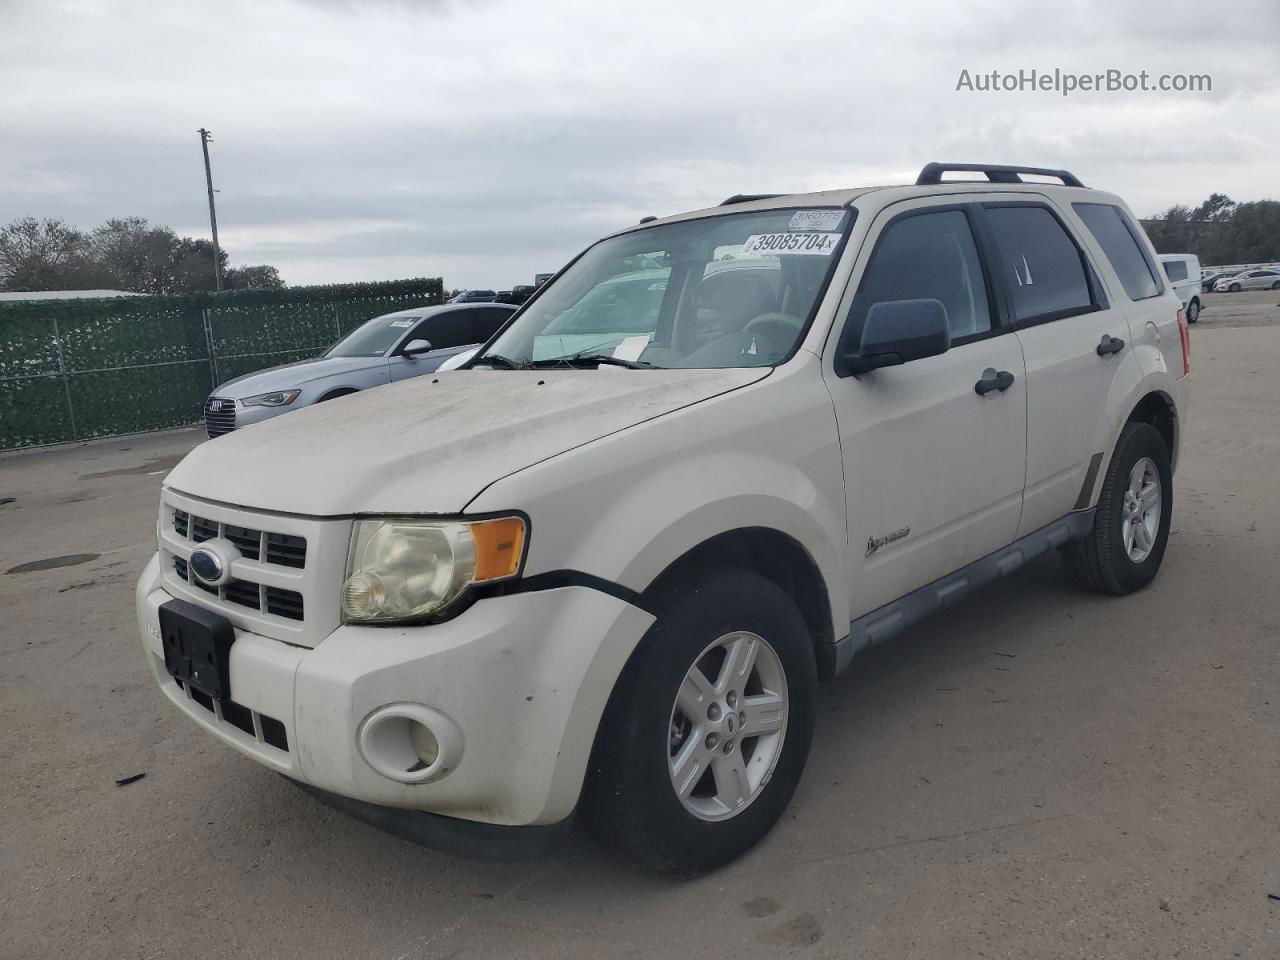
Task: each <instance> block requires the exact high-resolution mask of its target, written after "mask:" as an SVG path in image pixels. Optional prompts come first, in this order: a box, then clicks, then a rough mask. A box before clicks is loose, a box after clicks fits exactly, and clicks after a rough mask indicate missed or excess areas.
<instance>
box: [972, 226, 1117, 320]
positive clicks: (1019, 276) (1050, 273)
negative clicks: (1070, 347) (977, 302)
mask: <svg viewBox="0 0 1280 960" xmlns="http://www.w3.org/2000/svg"><path fill="white" fill-rule="evenodd" d="M987 219H988V220H989V221H990V223H991V230H992V233H993V234H994V235H995V238H996V245H997V246H998V247H999V248H1000V255H1001V260H1002V261H1003V263H1004V268H1005V270H1006V271H1007V273H1008V277H1007V279H1008V283H1009V288H1010V290H1012V292H1013V309H1014V314H1015V316H1016V317H1017V320H1018V321H1019V322H1028V321H1040V320H1053V319H1057V318H1060V317H1069V316H1073V315H1074V314H1077V313H1086V312H1088V311H1091V310H1093V309H1094V304H1093V295H1092V293H1091V292H1090V290H1089V279H1088V276H1087V274H1086V273H1085V265H1084V258H1083V257H1082V255H1081V253H1080V249H1079V248H1078V247H1077V246H1076V244H1075V241H1074V240H1072V239H1071V237H1070V236H1069V235H1068V234H1067V232H1066V230H1065V229H1064V228H1063V226H1062V224H1061V223H1059V222H1058V218H1057V217H1055V216H1054V215H1053V214H1052V213H1050V212H1049V211H1048V210H1047V209H1045V208H1044V207H988V208H987Z"/></svg>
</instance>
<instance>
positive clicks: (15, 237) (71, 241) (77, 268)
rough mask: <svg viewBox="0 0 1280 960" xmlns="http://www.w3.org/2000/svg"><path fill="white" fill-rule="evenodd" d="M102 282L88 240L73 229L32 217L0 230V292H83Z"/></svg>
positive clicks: (58, 221) (55, 220)
mask: <svg viewBox="0 0 1280 960" xmlns="http://www.w3.org/2000/svg"><path fill="white" fill-rule="evenodd" d="M102 282H103V276H102V273H101V271H100V270H99V269H98V268H97V266H96V264H95V263H94V261H93V259H92V257H91V255H90V250H89V242H88V238H86V237H85V235H84V234H83V233H81V232H80V231H79V230H77V229H76V228H75V227H72V226H70V225H69V224H67V223H64V222H63V221H62V220H59V219H57V218H46V219H44V220H37V219H36V218H35V217H20V218H19V219H17V220H14V221H13V222H12V223H10V224H8V225H7V226H4V227H0V289H4V290H66V289H76V288H79V289H85V288H89V287H94V286H99V285H101V284H102Z"/></svg>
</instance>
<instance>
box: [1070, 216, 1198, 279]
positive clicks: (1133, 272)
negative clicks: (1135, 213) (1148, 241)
mask: <svg viewBox="0 0 1280 960" xmlns="http://www.w3.org/2000/svg"><path fill="white" fill-rule="evenodd" d="M1072 207H1073V208H1074V209H1075V211H1076V213H1077V214H1078V215H1079V217H1080V219H1081V220H1083V221H1084V225H1085V226H1086V227H1088V228H1089V232H1090V233H1092V234H1093V238H1094V239H1095V240H1097V241H1098V246H1100V247H1101V248H1102V252H1103V253H1105V254H1106V255H1107V259H1108V260H1110V261H1111V266H1113V267H1114V268H1115V271H1116V275H1117V276H1118V277H1119V278H1120V283H1121V285H1122V286H1123V287H1124V292H1125V293H1126V294H1127V295H1128V297H1129V299H1130V300H1145V299H1147V297H1154V296H1155V295H1156V294H1158V293H1159V292H1160V282H1159V281H1158V280H1157V279H1156V274H1155V270H1154V269H1152V266H1151V262H1150V261H1149V260H1148V259H1147V257H1146V256H1145V255H1144V253H1143V251H1142V247H1141V246H1139V245H1138V238H1137V237H1136V236H1135V234H1134V227H1133V225H1132V224H1131V223H1130V222H1129V218H1128V217H1126V216H1125V215H1124V211H1122V210H1121V209H1120V208H1119V207H1113V206H1112V205H1111V204H1109V203H1076V204H1072ZM1170 266H1172V264H1166V269H1168V267H1170ZM1186 269H1187V268H1186V265H1185V264H1184V265H1183V267H1182V271H1183V273H1182V277H1181V279H1184V280H1185V279H1186ZM1169 278H1170V279H1171V280H1172V279H1174V277H1173V275H1172V274H1170V275H1169Z"/></svg>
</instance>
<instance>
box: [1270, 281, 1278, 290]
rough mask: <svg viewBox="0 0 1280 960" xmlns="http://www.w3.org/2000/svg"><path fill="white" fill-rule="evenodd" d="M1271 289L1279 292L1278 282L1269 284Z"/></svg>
mask: <svg viewBox="0 0 1280 960" xmlns="http://www.w3.org/2000/svg"><path fill="white" fill-rule="evenodd" d="M1271 289H1272V290H1280V280H1277V281H1276V282H1275V283H1273V284H1271Z"/></svg>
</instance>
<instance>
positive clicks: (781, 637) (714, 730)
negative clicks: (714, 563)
mask: <svg viewBox="0 0 1280 960" xmlns="http://www.w3.org/2000/svg"><path fill="white" fill-rule="evenodd" d="M660 611H661V612H660V614H659V617H658V620H657V622H656V623H654V625H653V626H652V627H651V628H650V629H649V632H648V634H646V636H645V638H644V639H643V640H642V641H641V644H640V647H639V648H638V649H637V651H636V653H635V654H634V655H633V656H632V658H631V661H630V662H629V663H628V664H627V668H626V670H625V671H624V672H623V675H622V677H621V678H620V679H619V681H618V686H617V688H616V689H615V690H614V693H613V697H612V698H611V699H610V701H609V707H608V709H607V710H606V712H605V718H604V721H603V723H602V724H601V728H600V731H599V734H598V735H597V739H596V747H595V751H594V753H593V755H592V769H591V771H590V779H589V781H588V789H587V796H586V803H585V804H584V814H585V816H586V819H587V822H588V824H589V825H590V826H591V827H592V829H593V830H594V832H595V833H596V834H597V835H598V836H600V837H601V838H602V839H603V840H605V841H606V842H607V843H609V844H610V845H611V846H613V847H615V848H618V849H620V850H621V851H622V852H623V853H625V854H627V855H629V856H630V857H631V858H632V859H634V860H636V861H638V862H640V863H642V864H644V865H646V866H649V867H652V868H654V869H657V870H661V871H663V872H666V873H678V874H696V873H700V872H703V871H705V870H710V869H712V868H714V867H717V866H720V865H721V864H724V863H727V862H729V861H730V860H733V859H734V858H736V857H738V856H739V855H741V854H742V853H744V852H745V851H746V850H748V849H750V848H751V846H753V845H754V844H755V843H756V842H757V841H758V840H760V838H761V837H763V836H764V835H765V834H766V833H768V832H769V830H770V828H772V827H773V825H774V823H776V822H777V820H778V818H779V817H780V816H781V815H782V811H783V810H784V809H785V808H786V806H787V803H788V802H789V801H790V799H791V795H792V793H793V792H794V791H795V788H796V784H797V783H798V782H799V780H800V774H801V772H802V771H803V770H804V765H805V760H806V759H807V757H808V754H809V743H810V741H811V739H812V737H813V723H814V695H815V689H816V686H817V668H816V665H815V662H814V654H813V645H812V642H811V639H810V635H809V631H808V629H807V627H806V625H805V622H804V619H803V617H801V615H800V612H799V611H798V610H797V609H796V606H795V604H794V603H793V602H792V601H791V598H790V597H788V596H787V594H786V593H784V592H783V591H782V590H781V589H780V588H779V587H778V586H777V585H776V584H774V583H773V582H772V581H770V580H767V579H765V578H764V577H761V576H759V575H758V574H755V573H752V572H749V571H746V570H736V569H731V568H725V569H720V570H715V571H712V572H709V573H707V574H705V575H702V576H699V577H698V578H697V579H696V580H692V581H687V582H684V583H682V584H679V585H678V586H676V587H675V588H674V589H673V590H672V591H670V592H669V593H668V594H667V596H665V597H664V598H663V599H662V601H661V602H660Z"/></svg>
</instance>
